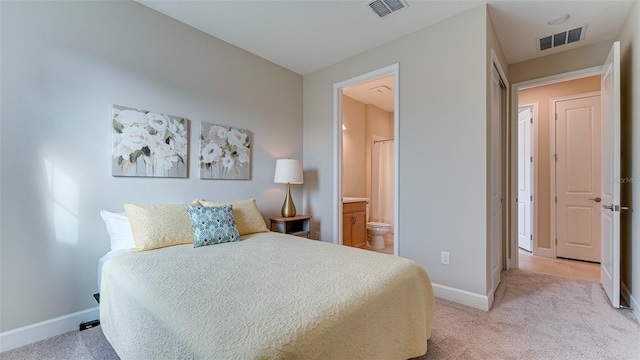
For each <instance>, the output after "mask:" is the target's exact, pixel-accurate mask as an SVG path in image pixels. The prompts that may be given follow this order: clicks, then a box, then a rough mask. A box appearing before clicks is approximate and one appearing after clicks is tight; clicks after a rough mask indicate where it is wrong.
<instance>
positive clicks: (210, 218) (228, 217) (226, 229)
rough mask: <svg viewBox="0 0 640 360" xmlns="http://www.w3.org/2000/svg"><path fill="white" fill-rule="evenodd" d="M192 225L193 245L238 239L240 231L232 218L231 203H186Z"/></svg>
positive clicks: (213, 243)
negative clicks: (204, 205)
mask: <svg viewBox="0 0 640 360" xmlns="http://www.w3.org/2000/svg"><path fill="white" fill-rule="evenodd" d="M186 208H187V213H188V214H189V217H191V226H192V227H193V234H194V239H193V247H199V246H206V245H215V244H221V243H226V242H233V241H240V240H241V239H240V233H239V232H238V228H237V226H236V221H235V220H234V218H233V208H232V206H231V205H223V206H211V207H203V206H190V205H186Z"/></svg>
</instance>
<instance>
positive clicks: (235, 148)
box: [200, 123, 251, 180]
mask: <svg viewBox="0 0 640 360" xmlns="http://www.w3.org/2000/svg"><path fill="white" fill-rule="evenodd" d="M250 177H251V132H250V131H248V130H242V129H236V128H232V127H225V126H221V125H214V124H208V123H201V125H200V178H201V179H235V180H249V179H250Z"/></svg>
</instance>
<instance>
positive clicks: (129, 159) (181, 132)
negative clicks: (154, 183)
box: [111, 105, 189, 178]
mask: <svg viewBox="0 0 640 360" xmlns="http://www.w3.org/2000/svg"><path fill="white" fill-rule="evenodd" d="M188 123H189V120H187V119H184V118H181V117H178V116H172V115H164V114H159V113H155V112H151V111H145V110H137V109H132V108H128V107H124V106H118V105H114V106H113V118H112V125H111V128H112V134H113V137H112V140H113V148H112V166H111V173H112V175H113V176H144V177H182V178H186V177H187V164H188V162H187V148H188V144H189V137H188V133H187V127H188Z"/></svg>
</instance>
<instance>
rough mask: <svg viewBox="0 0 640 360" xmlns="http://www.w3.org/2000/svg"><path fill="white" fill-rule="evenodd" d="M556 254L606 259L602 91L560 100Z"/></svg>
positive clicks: (557, 131)
mask: <svg viewBox="0 0 640 360" xmlns="http://www.w3.org/2000/svg"><path fill="white" fill-rule="evenodd" d="M555 111H556V155H557V156H556V199H557V203H556V239H557V245H556V256H558V257H563V258H570V259H578V260H586V261H593V262H600V201H601V198H600V196H601V194H600V193H601V187H600V180H601V179H600V176H601V175H600V143H601V135H600V127H601V121H600V118H601V105H600V95H596V96H588V97H576V98H573V99H567V100H562V101H556V102H555Z"/></svg>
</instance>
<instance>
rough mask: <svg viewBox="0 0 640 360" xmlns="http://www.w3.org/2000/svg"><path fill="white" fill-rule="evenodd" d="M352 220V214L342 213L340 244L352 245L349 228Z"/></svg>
mask: <svg viewBox="0 0 640 360" xmlns="http://www.w3.org/2000/svg"><path fill="white" fill-rule="evenodd" d="M352 222H353V214H343V215H342V245H344V246H353V242H352V240H351V239H352V236H351V228H352V227H353V225H352Z"/></svg>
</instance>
